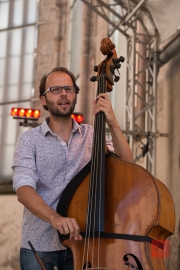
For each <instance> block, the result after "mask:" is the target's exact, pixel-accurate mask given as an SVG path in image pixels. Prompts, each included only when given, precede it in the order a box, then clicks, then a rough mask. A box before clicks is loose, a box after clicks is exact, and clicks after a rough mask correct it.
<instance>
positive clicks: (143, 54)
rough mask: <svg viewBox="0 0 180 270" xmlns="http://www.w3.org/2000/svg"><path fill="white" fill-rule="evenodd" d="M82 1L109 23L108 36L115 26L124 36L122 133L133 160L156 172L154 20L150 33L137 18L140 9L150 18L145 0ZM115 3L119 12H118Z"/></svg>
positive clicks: (155, 42)
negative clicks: (124, 63)
mask: <svg viewBox="0 0 180 270" xmlns="http://www.w3.org/2000/svg"><path fill="white" fill-rule="evenodd" d="M81 1H82V2H83V3H85V4H86V5H88V7H89V8H91V9H92V10H93V11H94V12H96V13H97V14H98V15H99V16H101V17H102V18H103V19H104V20H105V21H106V22H107V23H108V24H109V25H110V28H111V29H110V31H109V37H110V36H111V35H112V34H113V33H114V31H115V30H118V31H119V32H120V33H121V34H122V35H124V36H125V37H126V40H127V55H126V64H127V68H126V72H127V73H126V104H125V131H124V135H125V136H126V138H127V140H128V142H129V144H130V147H131V149H132V153H133V157H134V162H138V161H139V159H140V158H142V157H143V158H144V159H143V162H144V167H145V168H146V169H147V170H149V171H150V172H151V173H152V174H153V175H155V173H156V169H155V167H156V166H155V165H156V139H157V137H158V134H159V132H158V131H157V127H156V117H157V115H156V114H157V113H156V96H157V94H156V92H157V70H158V59H157V46H158V36H157V32H156V27H155V25H154V22H153V21H152V25H153V28H154V35H153V36H152V34H151V35H150V34H149V33H148V31H147V29H146V28H145V26H144V24H143V23H142V21H141V20H140V14H141V13H142V12H143V13H144V14H146V15H147V17H148V18H149V19H151V16H150V14H149V12H148V11H147V10H146V9H145V8H144V6H143V4H144V3H145V2H146V0H142V1H140V2H139V3H138V4H137V3H135V2H134V1H133V0H127V1H123V0H118V1H117V0H110V1H109V2H108V1H102V0H81ZM117 6H118V8H119V9H120V12H117V10H118V9H117ZM107 12H108V15H107ZM140 22H141V27H140V31H139V27H138V25H140ZM143 134H144V135H143ZM145 134H146V135H145ZM161 136H163V134H161ZM165 136H166V134H165ZM141 146H142V147H141Z"/></svg>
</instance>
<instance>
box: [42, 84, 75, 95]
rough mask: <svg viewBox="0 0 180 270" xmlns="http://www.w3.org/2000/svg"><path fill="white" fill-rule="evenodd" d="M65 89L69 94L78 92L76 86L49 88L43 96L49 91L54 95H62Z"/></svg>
mask: <svg viewBox="0 0 180 270" xmlns="http://www.w3.org/2000/svg"><path fill="white" fill-rule="evenodd" d="M63 89H64V90H65V91H66V93H67V94H70V93H74V92H76V87H75V86H52V87H50V88H48V89H47V90H46V91H45V92H44V94H43V96H44V95H45V94H46V93H47V92H49V91H50V92H51V93H52V94H60V93H61V92H62V90H63Z"/></svg>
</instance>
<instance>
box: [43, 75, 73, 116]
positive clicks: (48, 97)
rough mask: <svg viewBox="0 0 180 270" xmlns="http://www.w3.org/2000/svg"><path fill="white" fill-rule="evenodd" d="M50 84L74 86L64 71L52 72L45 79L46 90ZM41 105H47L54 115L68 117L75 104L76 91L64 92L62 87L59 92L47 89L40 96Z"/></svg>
mask: <svg viewBox="0 0 180 270" xmlns="http://www.w3.org/2000/svg"><path fill="white" fill-rule="evenodd" d="M52 86H74V84H73V81H72V79H71V77H70V76H69V75H68V74H67V73H64V72H53V73H51V74H50V75H49V76H48V77H47V80H46V90H47V89H48V88H50V87H52ZM41 102H42V104H43V105H46V106H47V107H48V110H49V112H50V114H51V115H52V116H54V117H70V115H71V114H72V112H73V111H74V107H75V104H76V93H75V92H74V93H66V92H65V90H64V89H62V92H61V93H60V94H52V93H51V92H50V91H48V92H47V93H46V94H45V96H42V97H41Z"/></svg>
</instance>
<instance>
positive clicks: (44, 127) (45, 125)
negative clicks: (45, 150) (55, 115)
mask: <svg viewBox="0 0 180 270" xmlns="http://www.w3.org/2000/svg"><path fill="white" fill-rule="evenodd" d="M72 120H73V129H72V132H71V133H75V132H76V131H78V132H79V133H80V134H81V130H82V127H81V126H80V125H79V124H78V123H77V122H76V121H75V120H74V119H73V118H72ZM48 122H49V116H48V117H46V118H45V119H44V121H43V123H42V125H41V129H42V134H43V135H44V136H46V134H47V133H48V132H50V133H51V134H53V132H52V130H51V129H50V127H49V126H48Z"/></svg>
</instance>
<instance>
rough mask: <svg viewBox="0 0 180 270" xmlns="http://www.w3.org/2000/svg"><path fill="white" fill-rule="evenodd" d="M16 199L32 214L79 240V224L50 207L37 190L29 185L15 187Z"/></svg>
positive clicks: (62, 232)
mask: <svg viewBox="0 0 180 270" xmlns="http://www.w3.org/2000/svg"><path fill="white" fill-rule="evenodd" d="M16 192H17V196H18V201H19V202H20V203H22V204H23V205H24V206H25V207H26V208H27V209H28V210H29V211H30V212H31V213H32V214H33V215H35V216H36V217H38V218H40V219H42V220H43V221H45V222H48V223H49V224H51V226H52V227H53V228H54V229H56V230H58V231H59V232H60V233H61V234H69V233H70V239H72V238H74V239H75V240H81V239H82V237H81V235H80V234H79V230H80V228H79V226H78V224H77V222H76V220H75V219H74V218H66V217H62V216H60V215H59V214H58V213H57V212H56V211H54V210H53V209H52V208H50V207H49V206H48V205H47V204H46V203H45V202H44V201H43V199H42V198H41V197H40V196H39V195H38V194H37V192H36V191H35V190H34V189H33V188H32V187H30V186H22V187H20V188H18V189H17V191H16Z"/></svg>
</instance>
